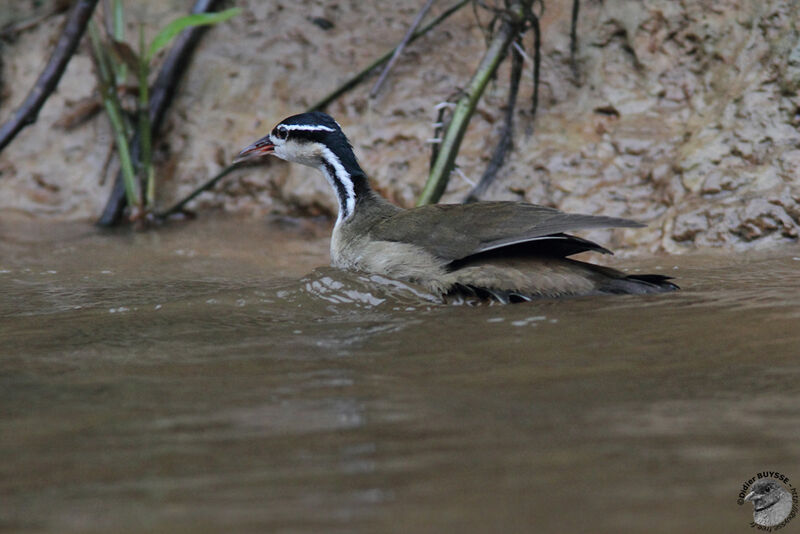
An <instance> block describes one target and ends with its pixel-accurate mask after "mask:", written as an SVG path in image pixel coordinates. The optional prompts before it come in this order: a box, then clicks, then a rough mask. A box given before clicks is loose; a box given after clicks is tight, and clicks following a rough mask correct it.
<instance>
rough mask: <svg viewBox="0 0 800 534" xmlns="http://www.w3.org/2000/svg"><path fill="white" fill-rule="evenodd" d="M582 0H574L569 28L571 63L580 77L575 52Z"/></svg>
mask: <svg viewBox="0 0 800 534" xmlns="http://www.w3.org/2000/svg"><path fill="white" fill-rule="evenodd" d="M580 5H581V2H580V0H573V1H572V25H571V26H570V30H569V65H570V67H571V68H572V75H573V76H574V77H575V79H576V80H577V79H578V63H577V62H576V61H575V54H576V53H577V51H578V9H580Z"/></svg>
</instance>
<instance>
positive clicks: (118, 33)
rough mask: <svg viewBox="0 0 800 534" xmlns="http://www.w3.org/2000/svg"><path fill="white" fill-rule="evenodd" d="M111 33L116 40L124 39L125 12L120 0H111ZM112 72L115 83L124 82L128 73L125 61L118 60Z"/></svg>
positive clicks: (120, 83)
mask: <svg viewBox="0 0 800 534" xmlns="http://www.w3.org/2000/svg"><path fill="white" fill-rule="evenodd" d="M111 11H112V19H113V20H112V35H113V36H114V40H116V41H120V42H122V41H125V16H124V15H125V13H124V11H123V9H122V0H113V2H112V8H111ZM115 67H116V68H115V71H114V74H115V76H116V82H117V85H118V86H119V85H122V84H123V83H125V78H127V75H128V69H127V67H126V66H125V63H123V62H121V61H120V62H119V63H117V64H116V65H115Z"/></svg>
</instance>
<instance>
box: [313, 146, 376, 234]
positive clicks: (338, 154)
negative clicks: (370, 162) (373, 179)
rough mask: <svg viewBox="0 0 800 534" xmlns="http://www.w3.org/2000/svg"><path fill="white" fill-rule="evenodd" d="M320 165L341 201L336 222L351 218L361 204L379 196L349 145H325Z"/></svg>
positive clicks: (338, 199) (337, 198)
mask: <svg viewBox="0 0 800 534" xmlns="http://www.w3.org/2000/svg"><path fill="white" fill-rule="evenodd" d="M318 167H319V170H321V171H322V174H324V175H325V178H327V179H328V183H330V184H331V187H332V188H333V192H334V194H335V195H336V200H337V201H338V202H339V217H338V219H337V221H336V224H339V223H341V222H343V221H346V220H348V219H350V218H351V217H352V216H353V215H354V214H355V212H356V210H357V209H358V207H359V206H361V205H363V204H365V203H369V202H370V201H372V200H374V199H375V198H376V197H377V195H375V193H374V192H373V191H372V189H371V188H370V186H369V180H368V179H367V175H366V174H365V173H364V171H363V170H361V166H360V165H359V164H358V160H356V156H355V154H353V151H352V149H351V148H350V147H349V146H342V147H336V148H330V147H325V148H324V149H323V150H322V154H321V156H320V163H319V166H318Z"/></svg>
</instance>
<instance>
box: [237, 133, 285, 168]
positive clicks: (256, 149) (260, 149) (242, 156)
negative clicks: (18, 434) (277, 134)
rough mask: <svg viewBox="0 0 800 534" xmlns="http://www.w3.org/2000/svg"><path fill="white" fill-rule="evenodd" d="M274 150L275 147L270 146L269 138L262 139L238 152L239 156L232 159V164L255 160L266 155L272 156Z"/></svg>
mask: <svg viewBox="0 0 800 534" xmlns="http://www.w3.org/2000/svg"><path fill="white" fill-rule="evenodd" d="M274 150H275V145H273V144H272V141H270V139H269V136H266V137H262V138H261V139H259V140H258V141H256V142H255V143H253V144H252V145H250V146H248V147H246V148H245V149H244V150H242V151H241V152H239V155H238V156H236V159H234V160H233V162H234V163H239V162H240V161H245V160H249V159H253V158H257V157H259V156H266V155H268V154H272V152H273V151H274Z"/></svg>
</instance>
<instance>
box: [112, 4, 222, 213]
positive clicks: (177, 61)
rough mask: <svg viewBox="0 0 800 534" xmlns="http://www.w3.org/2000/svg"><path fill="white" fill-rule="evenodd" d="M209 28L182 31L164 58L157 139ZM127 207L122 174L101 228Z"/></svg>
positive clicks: (153, 109)
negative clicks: (181, 83)
mask: <svg viewBox="0 0 800 534" xmlns="http://www.w3.org/2000/svg"><path fill="white" fill-rule="evenodd" d="M217 3H218V0H196V2H195V4H194V7H192V13H193V14H194V13H206V12H208V11H212V10H213V9H214V6H215V4H217ZM206 29H207V27H206V26H195V27H193V28H189V29H186V30H184V31H182V32H181V34H180V35H179V36H178V37H177V38H176V39H175V44H174V45H173V46H172V48H171V49H170V51H169V53H168V54H167V57H166V58H165V59H164V64H163V65H162V66H161V70H160V71H159V72H158V77H157V78H156V81H155V83H154V84H153V87H152V91H151V93H150V128H151V132H152V134H151V135H152V138H153V139H155V138H156V136H157V135H158V131H159V130H160V128H161V124H162V123H163V122H164V115H165V114H166V110H167V107H168V106H169V104H170V103H171V102H172V97H173V96H174V95H175V90H176V88H177V86H178V81H180V78H181V76H182V75H183V73H184V71H185V70H186V67H187V66H188V64H189V57H190V56H191V54H192V52H193V51H194V48H195V46H196V45H197V42H198V40H199V39H200V36H201V35H202V34H203V32H204V31H205V30H206ZM139 137H140V136H139V135H138V134H137V135H136V136H134V138H133V140H132V141H131V156H132V158H133V159H134V161H137V162H138V161H139V159H140V158H141V149H142V147H141V140H140V138H139ZM125 205H126V201H125V184H124V181H123V178H122V173H121V172H120V173H117V178H116V180H115V181H114V188H113V189H112V190H111V195H110V196H109V199H108V202H107V203H106V207H105V209H104V210H103V214H102V215H101V216H100V219H99V220H98V221H97V224H98V225H99V226H113V225H115V224H117V223H119V221H120V220H121V218H122V213H123V211H124V210H125Z"/></svg>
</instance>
